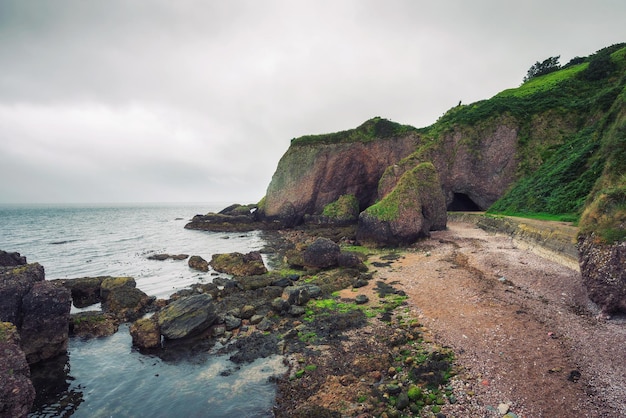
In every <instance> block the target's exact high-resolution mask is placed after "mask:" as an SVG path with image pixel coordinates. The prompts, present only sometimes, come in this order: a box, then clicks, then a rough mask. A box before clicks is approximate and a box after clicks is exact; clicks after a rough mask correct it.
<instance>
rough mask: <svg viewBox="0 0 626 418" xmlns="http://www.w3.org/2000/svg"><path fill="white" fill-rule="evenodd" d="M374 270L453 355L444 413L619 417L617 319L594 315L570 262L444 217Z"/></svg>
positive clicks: (625, 396)
mask: <svg viewBox="0 0 626 418" xmlns="http://www.w3.org/2000/svg"><path fill="white" fill-rule="evenodd" d="M376 275H377V277H379V278H381V279H385V281H386V282H387V283H394V286H396V287H397V288H399V289H402V290H404V291H405V292H406V293H407V295H408V296H409V299H408V303H409V305H410V307H411V310H412V311H413V314H414V315H415V316H417V317H419V318H420V321H421V322H422V323H423V324H424V325H425V326H426V327H427V328H428V329H430V332H431V334H432V338H433V339H434V340H435V341H436V342H438V343H441V344H445V345H447V346H450V347H452V348H453V349H454V351H455V352H456V353H457V361H458V364H459V366H461V367H462V369H463V372H462V373H461V374H460V375H459V376H458V378H457V380H456V382H455V383H454V385H455V386H456V389H457V392H458V393H459V402H458V403H457V404H455V405H446V407H445V408H444V409H443V410H442V412H444V413H446V414H447V416H448V417H451V416H456V417H464V416H484V417H491V416H499V415H500V416H501V415H503V413H502V411H504V410H506V409H509V410H510V411H511V412H513V413H515V414H516V415H517V416H518V417H622V416H623V417H626V320H625V319H624V318H614V319H611V320H609V321H606V320H600V319H597V318H596V314H597V310H596V308H595V307H594V306H593V305H591V304H590V303H589V301H588V299H587V297H586V294H585V291H584V287H583V286H582V283H581V278H580V273H579V272H577V271H576V270H574V269H572V268H571V264H570V265H569V267H568V266H567V265H565V264H563V263H559V262H558V261H554V260H550V259H547V258H545V254H543V256H540V255H538V253H537V252H534V251H533V250H532V248H529V247H528V246H527V245H523V244H522V243H518V242H515V241H513V240H512V239H511V238H510V237H508V236H504V235H494V234H489V233H487V232H485V231H483V230H481V229H479V228H477V227H475V226H474V225H472V224H469V223H462V222H449V223H448V229H447V230H446V231H438V232H434V233H433V234H432V237H431V238H430V239H428V240H425V241H422V242H420V243H419V244H418V245H417V246H416V247H415V248H414V249H411V250H409V251H408V252H406V253H405V256H404V257H403V258H401V259H399V260H397V261H395V262H393V263H391V265H389V266H388V267H384V266H383V267H380V268H378V270H377V272H376ZM498 406H500V408H501V412H498V411H497V409H498Z"/></svg>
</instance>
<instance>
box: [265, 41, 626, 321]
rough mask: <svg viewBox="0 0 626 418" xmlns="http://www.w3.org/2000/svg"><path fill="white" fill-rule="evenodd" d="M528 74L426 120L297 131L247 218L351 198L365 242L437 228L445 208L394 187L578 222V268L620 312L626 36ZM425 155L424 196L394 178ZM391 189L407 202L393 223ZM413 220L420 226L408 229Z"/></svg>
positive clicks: (596, 294) (296, 215)
mask: <svg viewBox="0 0 626 418" xmlns="http://www.w3.org/2000/svg"><path fill="white" fill-rule="evenodd" d="M557 62H558V60H557ZM531 69H532V67H531ZM530 73H531V71H530V70H529V76H528V77H527V78H526V79H525V80H524V83H523V84H522V85H521V86H519V87H517V88H512V89H508V90H505V91H503V92H501V93H499V94H497V95H495V96H494V97H492V98H490V99H488V100H483V101H479V102H476V103H472V104H469V105H463V106H461V105H459V106H457V107H454V108H452V109H450V110H449V111H448V112H446V113H445V114H444V115H443V116H442V117H441V118H440V119H439V120H438V121H437V122H435V123H434V124H433V125H431V126H429V127H426V128H421V129H416V128H413V127H410V126H406V125H400V124H397V123H394V122H391V121H388V120H385V119H381V118H379V117H377V118H374V119H371V120H369V121H367V122H365V123H364V124H363V125H361V126H359V127H358V128H356V129H353V130H348V131H343V132H338V133H334V134H326V135H315V136H305V137H301V138H297V139H293V140H292V141H291V145H290V147H289V149H288V150H287V152H286V153H285V155H284V156H283V157H282V158H281V160H280V162H279V164H278V167H277V169H276V172H275V174H274V176H273V177H272V180H271V182H270V185H269V187H268V189H267V193H266V195H265V197H264V199H263V200H262V201H261V202H260V203H259V205H258V210H257V213H256V215H255V218H256V219H258V220H262V221H265V222H268V221H270V222H273V223H274V224H277V223H278V224H280V225H282V226H294V225H298V224H300V223H302V222H303V221H304V220H306V219H310V217H311V216H313V217H316V216H320V215H323V214H324V212H325V208H328V207H329V205H333V204H335V203H334V202H337V200H338V199H340V198H342V196H344V197H345V196H346V195H348V196H354V197H355V198H356V200H357V201H358V206H359V211H360V212H361V215H360V216H359V230H360V233H357V236H359V235H360V236H361V237H362V238H363V239H365V238H364V237H368V238H367V240H368V241H369V240H371V239H372V234H371V233H370V232H371V231H377V232H376V234H375V235H376V236H377V237H376V238H375V239H374V241H376V242H378V244H384V245H398V244H407V243H410V242H412V241H414V240H415V239H417V238H418V237H419V236H424V235H425V234H427V231H424V227H426V228H432V229H436V228H440V227H441V225H440V222H438V221H437V219H442V218H443V219H445V216H442V215H441V214H437V213H432V210H430V211H429V210H426V207H425V206H422V205H420V204H415V201H414V200H413V201H412V200H411V199H406V198H403V199H400V200H398V199H397V198H396V197H395V196H397V195H399V194H400V192H399V191H398V188H399V187H400V188H402V192H401V194H402V195H404V196H414V197H415V196H420V197H419V198H417V197H416V199H418V200H421V199H424V201H431V202H434V201H436V200H437V196H436V195H437V194H438V193H440V192H441V193H443V196H444V200H445V206H444V208H443V209H442V208H441V205H435V206H432V205H431V207H438V209H437V211H443V212H445V209H446V208H447V210H488V211H489V212H491V213H494V214H505V215H518V216H536V215H541V216H546V215H549V216H552V217H553V218H555V219H560V220H567V221H574V222H579V221H580V226H581V234H580V237H579V241H580V243H579V248H580V251H581V252H580V257H581V272H582V274H583V277H584V278H585V279H586V280H587V281H588V288H589V289H590V295H591V297H592V299H593V300H595V301H596V302H598V303H599V304H600V306H601V307H602V308H603V310H604V311H605V312H613V311H616V310H626V277H625V273H624V270H625V269H624V262H625V260H624V257H626V256H625V255H624V251H623V246H624V244H623V243H624V241H625V240H626V116H625V115H626V111H625V108H626V106H625V103H626V44H618V45H613V46H610V47H607V48H604V49H601V50H599V51H598V52H596V53H595V54H593V55H591V56H589V57H585V58H580V57H577V58H575V59H572V60H571V61H570V62H569V63H567V64H566V65H564V66H562V67H561V66H560V65H558V66H556V67H553V68H550V70H549V71H546V72H541V74H539V73H535V74H532V76H531V75H530ZM423 163H430V164H432V166H433V167H434V170H435V174H436V175H437V177H438V182H439V187H440V191H433V190H429V191H428V192H427V193H428V196H425V195H424V193H426V192H425V190H418V189H419V188H420V187H419V185H418V183H419V182H418V183H416V182H414V181H410V182H408V183H407V182H406V181H402V179H403V178H405V176H406V175H407V174H408V173H411V172H412V170H414V169H415V168H416V167H418V166H420V165H421V164H423ZM407 184H411V185H412V186H411V187H413V190H408V189H407ZM407 191H408V193H407ZM390 197H393V199H392V200H393V201H394V202H395V203H394V205H396V204H397V202H399V201H401V202H403V203H400V208H399V211H398V210H397V209H398V208H395V209H396V211H395V213H396V214H397V213H401V216H399V217H398V218H395V219H393V222H395V226H393V227H392V226H391V224H390V223H389V221H390V219H389V211H388V209H389V205H388V201H389V200H390ZM385 202H387V203H385ZM381 206H382V207H385V210H380V207H381ZM408 220H410V222H409V221H408ZM416 224H417V225H418V227H417V229H418V230H419V233H417V230H416V231H411V232H410V233H409V231H408V230H407V228H408V225H411V227H413V226H414V225H416ZM399 225H404V226H403V227H400V226H399ZM443 226H444V227H445V221H444V225H443ZM363 228H368V231H369V232H368V233H365V232H364V229H363ZM381 233H382V235H380V234H381ZM600 248H602V249H601V250H599V249H600ZM598 271H600V272H602V273H598ZM598 288H601V289H603V290H601V291H600V290H597V289H598ZM603 292H605V293H607V292H608V294H609V296H607V295H606V294H603Z"/></svg>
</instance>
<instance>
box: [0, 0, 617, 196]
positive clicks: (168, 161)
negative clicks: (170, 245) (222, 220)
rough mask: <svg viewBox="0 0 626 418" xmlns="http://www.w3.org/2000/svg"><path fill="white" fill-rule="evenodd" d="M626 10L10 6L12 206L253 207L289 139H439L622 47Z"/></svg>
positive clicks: (447, 4)
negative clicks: (537, 75)
mask: <svg viewBox="0 0 626 418" xmlns="http://www.w3.org/2000/svg"><path fill="white" fill-rule="evenodd" d="M625 9H626V4H623V2H621V1H617V0H603V1H598V2H593V3H588V4H580V5H576V6H573V5H572V4H571V3H570V2H568V1H564V0H558V1H551V2H545V1H542V2H539V1H536V0H531V1H526V2H502V1H495V0H493V1H487V0H477V1H473V2H467V1H461V0H448V1H441V2H434V1H411V0H389V1H379V0H346V1H341V2H337V1H326V0H324V1H314V2H313V1H311V2H308V1H292V0H282V1H281V0H273V1H263V2H259V1H253V0H249V1H241V0H234V1H228V2H207V1H200V0H197V1H193V0H180V1H175V2H173V1H166V0H157V1H155V0H151V1H148V0H131V1H128V0H112V1H106V2H104V1H88V2H86V1H82V0H58V1H54V2H52V1H47V0H30V1H21V0H0V162H2V164H1V165H0V176H3V177H4V178H12V179H13V178H15V179H23V180H20V181H19V182H17V184H16V182H11V183H12V184H11V185H10V186H7V185H4V184H3V186H1V187H2V189H0V203H1V202H3V201H5V202H20V201H25V202H26V201H28V202H32V201H51V200H52V201H58V202H62V201H80V200H86V201H107V200H108V201H121V200H132V201H159V200H167V201H173V200H185V201H202V200H230V199H234V200H242V201H252V200H255V199H258V198H260V197H261V196H262V195H263V193H264V191H265V187H266V186H267V184H268V182H269V180H270V177H271V174H272V172H273V170H274V168H275V167H276V163H277V162H278V159H279V158H280V156H281V155H282V154H283V153H284V152H285V151H286V149H287V147H288V146H289V140H290V139H291V138H293V137H297V136H300V135H304V134H311V133H324V132H331V131H337V130H343V129H349V128H351V127H354V126H357V125H359V124H360V123H362V122H363V121H365V120H366V119H368V118H370V117H373V116H382V117H387V118H390V119H393V120H396V121H398V122H401V123H406V124H411V125H414V126H426V125H428V124H431V123H433V122H434V121H435V120H436V119H437V117H439V116H440V115H441V114H443V113H444V112H445V111H446V110H447V109H449V108H450V107H452V106H454V105H456V103H458V101H459V100H463V102H465V103H468V102H472V101H476V100H480V99H484V98H488V97H490V96H491V95H493V94H496V93H497V92H499V91H501V90H503V89H506V88H510V87H514V86H516V85H518V84H519V83H520V82H521V79H522V77H523V76H524V74H525V72H526V70H527V68H528V67H529V66H530V65H531V64H532V63H534V62H535V61H537V60H541V59H544V58H546V57H548V56H553V55H559V54H560V55H561V56H562V61H566V60H568V59H569V58H571V57H573V56H575V55H588V54H590V53H593V52H594V51H595V50H597V49H599V48H602V47H604V46H608V45H610V44H612V43H617V42H622V41H625V40H626V36H625V35H626V31H625V29H624V28H623V16H624V15H625V13H624V12H626V10H625ZM119 173H124V175H121V174H119ZM102 176H109V177H107V178H106V179H102V178H101V177H102ZM109 180H110V181H109ZM20 185H28V187H27V188H25V187H22V189H20V187H21V186H20Z"/></svg>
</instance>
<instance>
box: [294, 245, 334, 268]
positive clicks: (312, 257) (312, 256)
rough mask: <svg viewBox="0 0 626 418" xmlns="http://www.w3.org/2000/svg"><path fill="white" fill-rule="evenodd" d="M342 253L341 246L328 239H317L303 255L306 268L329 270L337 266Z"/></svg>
mask: <svg viewBox="0 0 626 418" xmlns="http://www.w3.org/2000/svg"><path fill="white" fill-rule="evenodd" d="M340 253H341V249H340V248H339V245H337V244H336V243H335V242H333V241H332V240H330V239H328V238H317V239H316V240H315V241H313V242H312V243H311V244H309V245H308V246H307V247H306V248H305V249H304V251H303V253H302V259H303V261H304V265H305V266H306V267H314V268H328V267H334V266H336V265H337V258H338V257H339V254H340Z"/></svg>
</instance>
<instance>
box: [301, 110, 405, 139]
mask: <svg viewBox="0 0 626 418" xmlns="http://www.w3.org/2000/svg"><path fill="white" fill-rule="evenodd" d="M414 132H417V129H415V128H414V127H412V126H409V125H401V124H399V123H396V122H392V121H389V120H387V119H383V118H381V117H379V116H376V117H375V118H372V119H370V120H368V121H366V122H365V123H363V124H362V125H361V126H359V127H357V128H356V129H350V130H347V131H341V132H335V133H330V134H322V135H306V136H302V137H300V138H294V139H292V140H291V145H292V146H293V145H311V144H337V143H342V142H369V141H373V140H376V139H388V138H393V137H399V136H404V135H408V134H410V133H414Z"/></svg>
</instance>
